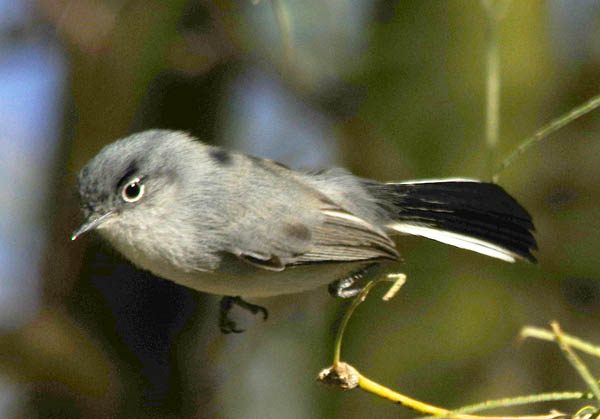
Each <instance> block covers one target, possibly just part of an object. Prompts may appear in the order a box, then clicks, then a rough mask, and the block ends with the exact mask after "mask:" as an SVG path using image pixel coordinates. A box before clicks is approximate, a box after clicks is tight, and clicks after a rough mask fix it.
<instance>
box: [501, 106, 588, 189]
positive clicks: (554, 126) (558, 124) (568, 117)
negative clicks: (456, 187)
mask: <svg viewBox="0 0 600 419" xmlns="http://www.w3.org/2000/svg"><path fill="white" fill-rule="evenodd" d="M598 106H600V95H597V96H594V97H593V98H591V99H590V100H588V101H587V102H585V103H584V104H582V105H580V106H577V107H576V108H574V109H572V110H571V111H569V112H567V113H566V114H564V115H562V116H560V117H558V118H556V119H554V120H552V121H551V122H550V123H549V124H547V125H545V126H544V127H542V129H540V130H539V131H537V132H536V133H535V134H533V135H532V136H531V137H528V138H526V139H525V140H524V141H523V142H522V143H521V144H520V145H519V147H517V149H516V150H515V151H513V152H512V153H511V154H510V155H509V156H508V157H507V158H506V159H504V161H503V162H502V165H501V166H500V168H499V169H498V171H497V172H496V173H495V174H494V176H493V180H494V182H497V181H498V179H499V178H500V174H501V173H502V172H503V171H504V170H505V169H506V168H507V167H508V166H510V165H511V164H512V163H513V162H514V161H515V160H516V159H517V158H518V157H519V156H520V155H521V154H523V153H524V152H525V151H527V150H528V149H529V148H530V147H531V146H532V145H534V144H536V143H538V142H539V141H541V140H543V139H544V138H546V137H548V136H549V135H550V134H552V133H554V132H556V131H558V130H559V129H561V128H562V127H564V126H565V125H567V124H568V123H570V122H572V121H574V120H576V119H577V118H580V117H582V116H583V115H585V114H587V113H589V112H591V111H593V110H594V109H596V108H597V107H598Z"/></svg>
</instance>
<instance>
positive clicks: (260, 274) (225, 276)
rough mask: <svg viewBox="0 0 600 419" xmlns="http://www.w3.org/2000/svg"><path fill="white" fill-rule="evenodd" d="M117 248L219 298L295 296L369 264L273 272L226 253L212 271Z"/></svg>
mask: <svg viewBox="0 0 600 419" xmlns="http://www.w3.org/2000/svg"><path fill="white" fill-rule="evenodd" d="M119 244H120V243H116V242H115V243H113V245H115V247H117V249H118V250H119V251H120V252H121V253H122V254H123V255H124V256H125V257H126V258H127V259H129V260H130V261H131V262H133V264H134V265H136V266H138V267H140V268H142V269H144V270H147V271H150V272H152V273H153V274H154V275H156V276H159V277H161V278H164V279H168V280H171V281H173V282H176V283H178V284H180V285H183V286H186V287H189V288H193V289H195V290H198V291H202V292H207V293H210V294H217V295H231V296H241V297H271V296H275V295H280V294H294V293H298V292H303V291H308V290H311V289H314V288H317V287H320V286H322V285H327V284H329V283H331V282H333V281H336V280H338V279H342V278H345V277H347V276H349V275H351V274H353V273H355V272H356V271H358V270H360V269H361V268H362V267H364V266H366V265H368V264H370V263H372V261H371V262H369V261H358V262H342V263H321V264H314V265H304V266H295V267H288V268H285V269H284V270H283V271H279V272H277V271H270V270H266V269H262V268H259V267H256V266H253V265H250V264H248V263H246V262H243V261H241V260H240V259H239V258H237V257H236V256H233V255H230V254H224V255H223V256H222V259H221V262H220V264H219V267H218V268H217V269H215V270H212V271H206V270H201V269H193V268H192V269H182V268H181V264H178V263H173V262H172V261H171V259H170V258H168V257H165V256H164V255H161V254H159V253H155V254H153V255H149V254H148V253H145V252H141V251H139V250H138V249H136V248H135V247H133V246H119Z"/></svg>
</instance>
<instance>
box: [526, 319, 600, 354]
mask: <svg viewBox="0 0 600 419" xmlns="http://www.w3.org/2000/svg"><path fill="white" fill-rule="evenodd" d="M520 337H521V338H522V339H525V338H536V339H541V340H547V341H550V342H556V335H555V334H554V333H552V332H550V331H548V330H545V329H540V328H538V327H533V326H525V327H524V328H523V329H521V333H520ZM561 337H562V340H563V341H564V342H566V343H567V344H568V345H569V346H572V347H573V348H575V349H578V350H580V351H582V352H586V353H588V354H590V355H593V356H596V357H598V358H600V347H598V346H594V345H592V344H590V343H588V342H585V341H583V340H581V339H578V338H576V337H574V336H570V335H568V334H566V333H561Z"/></svg>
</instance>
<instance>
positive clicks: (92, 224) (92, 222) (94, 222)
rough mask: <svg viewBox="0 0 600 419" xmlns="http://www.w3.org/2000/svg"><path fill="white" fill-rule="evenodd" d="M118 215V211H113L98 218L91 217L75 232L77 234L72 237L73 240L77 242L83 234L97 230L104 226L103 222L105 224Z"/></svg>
mask: <svg viewBox="0 0 600 419" xmlns="http://www.w3.org/2000/svg"><path fill="white" fill-rule="evenodd" d="M116 214H117V213H116V211H114V210H113V211H109V212H107V213H106V214H103V215H101V216H99V217H96V218H92V217H93V216H92V217H89V218H88V219H87V220H85V221H84V222H83V224H82V225H81V227H79V228H78V229H77V230H75V232H74V233H73V235H72V236H71V240H77V238H78V237H79V236H81V235H82V234H83V233H85V232H87V231H90V230H93V229H95V228H96V227H98V226H99V225H100V224H102V223H103V222H105V221H106V220H108V219H109V218H111V217H112V216H114V215H116Z"/></svg>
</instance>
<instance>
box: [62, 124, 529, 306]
mask: <svg viewBox="0 0 600 419" xmlns="http://www.w3.org/2000/svg"><path fill="white" fill-rule="evenodd" d="M79 193H80V197H81V203H82V209H83V211H84V213H85V216H86V222H85V223H84V225H83V226H82V227H81V228H80V229H79V230H78V231H77V232H76V233H75V234H74V236H73V238H76V237H77V236H78V235H80V234H82V233H84V232H85V231H88V230H90V229H93V228H96V229H97V230H98V231H99V233H100V234H101V235H102V236H104V237H105V238H106V239H107V240H108V241H109V242H110V243H111V244H112V245H113V246H114V247H115V248H116V249H118V250H119V251H120V252H121V253H123V255H124V256H125V257H127V258H128V259H129V260H131V261H132V262H133V263H134V264H136V265H137V266H139V267H140V268H143V269H147V270H150V271H151V272H153V273H154V274H156V275H158V276H161V277H163V278H166V279H170V280H173V281H175V282H178V283H181V284H183V285H186V286H189V287H192V288H194V289H197V290H200V291H205V292H211V293H215V294H221V295H241V296H269V295H277V294H283V293H293V292H299V291H303V290H307V289H310V288H314V287H316V286H319V285H323V284H327V283H330V282H332V281H334V280H338V279H342V278H343V277H344V276H348V275H351V274H353V273H354V272H356V271H357V270H360V269H361V268H363V267H365V266H367V265H370V264H373V263H383V262H386V261H397V260H399V259H400V256H399V254H398V252H397V250H396V247H395V244H394V242H393V241H392V239H391V236H392V235H395V234H398V233H408V234H417V235H423V236H425V237H430V238H433V239H436V240H440V241H444V242H446V243H450V244H453V245H457V246H460V247H465V248H468V249H470V250H475V251H478V252H480V253H484V254H487V255H489V256H493V257H498V258H501V259H504V260H508V261H514V259H515V258H523V259H528V260H532V261H533V260H534V258H533V256H532V255H531V253H530V250H531V249H535V248H536V246H535V240H534V239H533V236H532V235H531V230H532V229H533V224H532V223H531V219H530V217H529V215H528V214H527V212H526V211H525V210H524V209H523V208H522V207H521V206H520V205H519V204H518V203H517V202H516V201H515V200H514V199H513V198H511V197H510V196H509V195H508V194H506V192H504V190H502V188H500V187H499V186H497V185H492V184H486V183H479V182H474V181H469V180H454V181H442V182H424V183H407V184H384V183H379V182H375V181H372V180H367V179H361V178H358V177H355V176H353V175H351V174H350V173H349V172H347V171H345V170H342V169H331V170H327V171H322V172H300V171H294V170H291V169H288V168H286V167H284V166H282V165H280V164H278V163H275V162H273V161H270V160H264V159H259V158H256V157H251V156H246V155H243V154H240V153H236V152H230V151H225V150H223V149H220V148H217V147H212V146H208V145H206V144H203V143H202V142H200V141H198V140H196V139H194V138H192V137H190V136H188V135H186V134H184V133H181V132H174V131H166V130H152V131H145V132H142V133H139V134H135V135H132V136H130V137H127V138H124V139H121V140H119V141H117V142H115V143H113V144H111V145H108V146H106V147H105V148H104V149H102V151H101V152H100V153H99V154H98V155H97V156H96V157H94V158H93V159H92V160H91V161H90V162H89V163H88V164H87V165H86V166H85V167H84V168H83V169H82V171H81V173H80V174H79ZM473 198H475V199H473ZM472 201H474V202H472Z"/></svg>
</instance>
